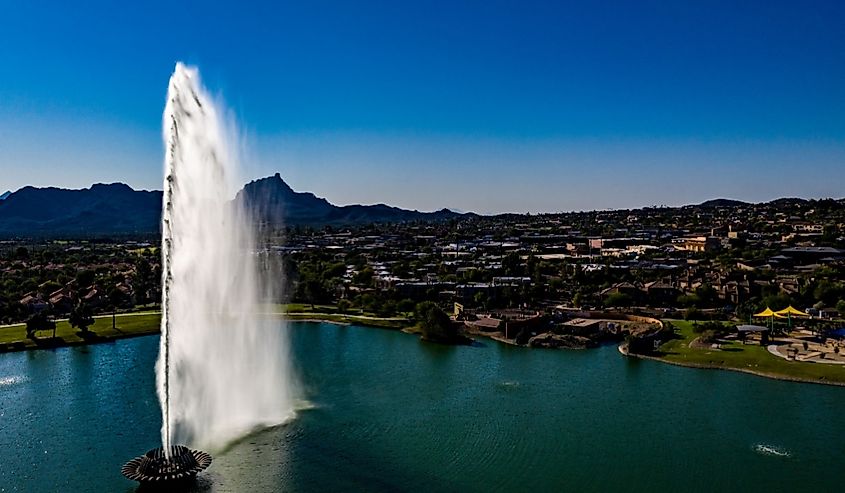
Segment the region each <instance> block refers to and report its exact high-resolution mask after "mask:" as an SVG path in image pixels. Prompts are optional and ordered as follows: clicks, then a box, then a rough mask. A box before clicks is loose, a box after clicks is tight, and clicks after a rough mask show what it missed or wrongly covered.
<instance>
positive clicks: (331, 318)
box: [286, 312, 410, 330]
mask: <svg viewBox="0 0 845 493" xmlns="http://www.w3.org/2000/svg"><path fill="white" fill-rule="evenodd" d="M286 318H287V319H288V320H324V321H326V322H336V323H343V324H358V325H366V326H369V327H377V328H381V329H397V330H398V329H404V328H405V327H407V326H408V325H409V324H410V322H409V321H408V320H407V319H404V318H377V317H370V316H359V315H341V314H327V313H308V312H303V313H287V315H286Z"/></svg>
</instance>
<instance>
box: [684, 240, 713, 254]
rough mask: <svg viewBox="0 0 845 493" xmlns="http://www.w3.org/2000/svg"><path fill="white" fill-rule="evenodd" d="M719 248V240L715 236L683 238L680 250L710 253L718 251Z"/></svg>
mask: <svg viewBox="0 0 845 493" xmlns="http://www.w3.org/2000/svg"><path fill="white" fill-rule="evenodd" d="M720 246H721V242H720V241H719V238H716V237H715V236H696V237H693V238H683V241H682V242H681V248H682V249H683V250H686V251H688V252H696V253H702V252H710V251H713V250H718V249H719V247H720Z"/></svg>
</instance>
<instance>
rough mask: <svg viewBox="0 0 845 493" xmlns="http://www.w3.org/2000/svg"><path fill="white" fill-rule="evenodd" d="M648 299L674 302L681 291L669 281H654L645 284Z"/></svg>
mask: <svg viewBox="0 0 845 493" xmlns="http://www.w3.org/2000/svg"><path fill="white" fill-rule="evenodd" d="M643 290H644V291H645V292H646V294H647V295H648V299H649V300H650V301H651V302H653V303H667V304H671V303H674V302H675V300H677V299H678V295H679V294H680V291H678V289H676V288H675V287H674V286H672V285H671V284H669V283H666V282H663V281H652V282H649V283H646V284H645V286H643Z"/></svg>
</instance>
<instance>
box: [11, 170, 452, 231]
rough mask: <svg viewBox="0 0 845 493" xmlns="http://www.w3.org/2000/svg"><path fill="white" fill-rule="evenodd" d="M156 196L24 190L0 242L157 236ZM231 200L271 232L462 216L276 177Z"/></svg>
mask: <svg viewBox="0 0 845 493" xmlns="http://www.w3.org/2000/svg"><path fill="white" fill-rule="evenodd" d="M162 196H163V194H162V192H161V191H160V190H152V191H148V190H134V189H133V188H132V187H130V186H129V185H126V184H125V183H119V182H118V183H95V184H93V185H91V187H89V188H83V189H65V188H58V187H43V188H38V187H33V186H25V187H23V188H21V189H19V190H17V191H15V192H12V193H10V194H8V195H7V196H6V197H5V199H4V200H0V237H3V238H9V237H50V236H80V237H90V236H110V235H114V236H121V235H123V236H126V235H143V234H157V233H158V232H159V231H160V223H161V205H162ZM234 201H236V202H238V201H239V202H240V203H241V204H240V205H243V206H245V207H247V208H249V210H251V212H252V213H253V215H254V217H255V218H256V219H257V220H258V221H260V222H261V223H262V224H265V225H269V226H271V227H280V226H283V225H291V226H297V225H307V226H325V225H354V224H364V223H374V222H408V221H419V220H422V221H442V220H449V219H453V218H456V217H461V216H465V215H466V214H459V213H455V212H452V211H449V210H446V209H443V210H440V211H435V212H419V211H416V210H407V209H401V208H399V207H393V206H389V205H385V204H375V205H346V206H337V205H334V204H332V203H330V202H329V201H328V200H326V199H325V198H322V197H317V196H316V195H314V194H313V193H312V192H296V191H294V190H293V189H292V188H291V187H290V186H289V185H288V184H287V183H286V182H285V181H284V180H283V179H282V177H281V175H280V174H279V173H276V174H275V175H273V176H270V177H267V178H261V179H258V180H253V181H251V182H249V183H247V184H246V185H244V187H243V188H242V189H241V190H240V191H239V192H238V193H237V195H236V196H235V199H234Z"/></svg>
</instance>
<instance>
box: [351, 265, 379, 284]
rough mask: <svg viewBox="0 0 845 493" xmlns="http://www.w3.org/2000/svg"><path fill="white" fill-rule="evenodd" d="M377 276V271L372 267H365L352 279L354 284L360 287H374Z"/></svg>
mask: <svg viewBox="0 0 845 493" xmlns="http://www.w3.org/2000/svg"><path fill="white" fill-rule="evenodd" d="M374 276H375V271H373V269H372V267H364V268H363V269H361V270H360V271H358V273H357V274H355V277H354V278H353V279H352V282H354V283H355V284H357V285H359V286H367V287H369V286H372V284H373V277H374Z"/></svg>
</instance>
